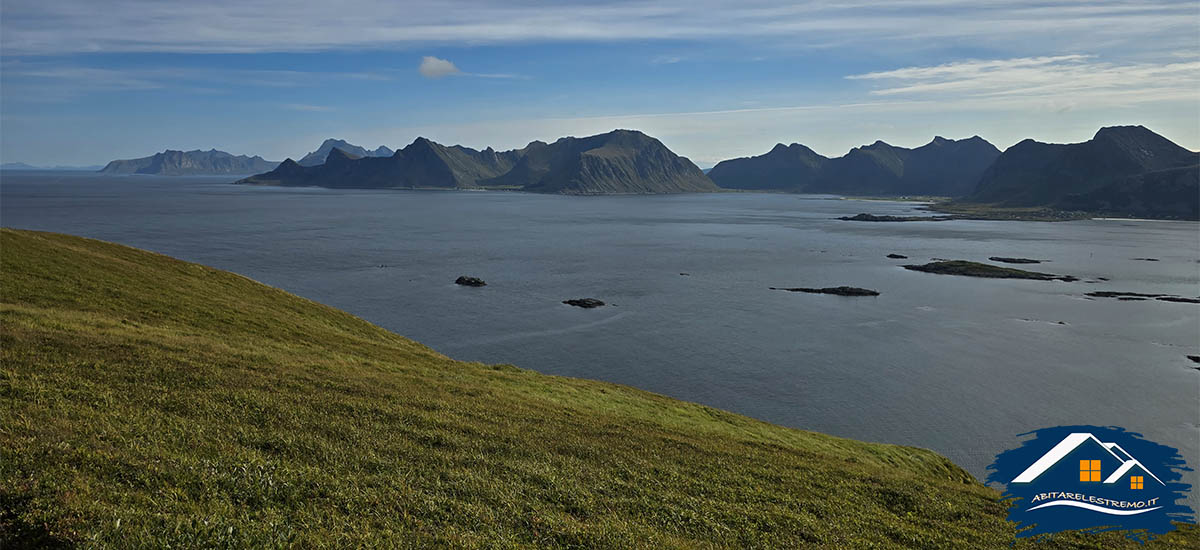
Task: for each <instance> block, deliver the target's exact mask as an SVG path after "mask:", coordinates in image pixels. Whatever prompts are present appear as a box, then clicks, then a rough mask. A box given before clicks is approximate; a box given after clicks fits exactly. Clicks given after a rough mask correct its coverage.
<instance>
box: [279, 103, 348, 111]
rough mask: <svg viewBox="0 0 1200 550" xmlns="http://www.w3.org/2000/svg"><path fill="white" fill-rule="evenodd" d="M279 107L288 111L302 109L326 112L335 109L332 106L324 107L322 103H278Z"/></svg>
mask: <svg viewBox="0 0 1200 550" xmlns="http://www.w3.org/2000/svg"><path fill="white" fill-rule="evenodd" d="M280 107H282V108H284V109H287V110H289V111H304V112H309V113H328V112H331V111H334V110H336V109H334V108H333V107H326V106H324V105H308V104H305V103H285V104H283V105H280Z"/></svg>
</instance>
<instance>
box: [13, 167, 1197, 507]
mask: <svg viewBox="0 0 1200 550" xmlns="http://www.w3.org/2000/svg"><path fill="white" fill-rule="evenodd" d="M234 179H236V178H233V177H218V178H213V177H157V176H105V175H97V174H90V173H79V172H4V173H2V174H0V224H2V225H3V226H6V227H15V228H25V229H36V230H44V231H55V232H62V233H70V234H74V235H81V236H85V237H92V238H96V239H102V240H106V241H113V242H117V243H122V244H126V245H130V246H135V247H138V248H144V249H148V250H153V251H155V252H160V253H163V254H168V255H171V256H174V257H177V258H181V259H184V260H188V261H192V262H199V263H202V264H206V265H210V266H213V267H217V268H221V269H226V270H229V271H233V272H236V273H240V274H243V275H246V276H248V277H251V278H253V279H255V280H258V281H261V282H263V283H265V284H268V285H272V286H275V287H279V288H281V289H284V290H287V291H289V292H292V293H295V294H298V295H300V296H303V297H306V298H309V299H312V300H315V301H317V302H321V303H324V304H328V305H330V306H333V307H336V308H340V309H343V310H346V311H349V312H350V313H353V314H355V315H357V316H359V317H362V318H364V319H367V320H368V321H371V322H373V323H375V324H377V325H380V326H382V327H385V328H387V329H389V330H392V331H395V332H397V333H399V334H402V335H404V336H407V337H410V338H412V339H415V340H417V341H420V342H422V343H424V344H426V345H429V346H431V347H432V348H434V349H436V350H437V351H439V352H442V353H444V354H446V355H449V356H450V357H453V358H456V359H462V360H468V361H482V362H487V363H511V364H514V365H517V366H520V367H522V368H526V369H533V370H536V371H539V372H543V373H549V374H555V375H563V376H574V377H582V378H591V379H597V380H605V381H609V382H616V383H620V384H626V385H630V386H634V387H637V388H641V389H645V390H649V391H652V392H657V393H661V394H664V395H668V396H671V397H675V398H678V399H683V400H687V401H694V402H698V403H703V404H705V405H710V406H713V407H718V408H722V409H727V410H730V411H735V412H738V413H741V414H745V415H748V416H751V417H754V418H758V419H762V420H765V421H768V422H772V423H776V424H781V425H784V426H790V427H794V428H799V429H803V430H812V431H818V432H825V433H829V434H833V435H838V436H843V437H849V438H854V439H860V440H867V441H878V442H887V443H898V444H903V445H913V446H917V447H924V448H929V449H932V450H934V451H937V452H938V453H941V454H942V455H944V456H946V457H948V458H950V459H951V460H953V461H954V462H955V463H957V464H959V465H961V466H963V467H964V468H966V469H967V470H968V471H970V472H971V473H972V474H974V475H975V476H977V477H979V478H980V479H983V478H984V477H986V475H987V468H988V465H989V464H990V463H991V462H992V459H993V458H994V456H995V455H996V454H997V453H999V452H1001V451H1003V450H1005V449H1008V448H1012V447H1015V446H1017V445H1018V444H1019V442H1020V441H1021V434H1023V433H1026V432H1029V431H1031V430H1035V429H1039V428H1043V427H1049V426H1060V425H1082V424H1088V425H1099V426H1120V427H1123V428H1126V429H1128V430H1131V431H1134V432H1138V433H1141V434H1143V436H1144V437H1146V438H1148V439H1151V440H1154V441H1157V442H1159V443H1163V444H1167V445H1170V446H1173V447H1175V448H1177V449H1179V450H1180V452H1181V454H1182V456H1183V458H1184V459H1185V460H1186V461H1187V463H1188V464H1189V465H1190V466H1191V467H1192V468H1194V469H1196V468H1197V467H1198V466H1200V370H1197V368H1196V367H1200V364H1196V363H1194V362H1192V361H1190V360H1189V359H1188V358H1187V357H1186V356H1187V355H1200V305H1196V304H1187V303H1171V302H1162V301H1155V300H1146V301H1120V300H1116V299H1112V298H1090V297H1088V296H1086V295H1085V294H1086V293H1088V292H1093V291H1102V290H1109V291H1124V292H1141V293H1164V294H1176V295H1181V296H1190V297H1196V296H1197V295H1198V294H1200V225H1198V224H1197V223H1196V222H1185V221H1147V220H1120V219H1105V220H1084V221H1071V222H1056V223H1049V222H1021V221H974V220H954V221H942V222H905V223H871V222H853V221H841V220H838V219H836V218H838V217H839V216H846V215H854V214H857V213H860V212H869V213H872V214H892V215H923V214H928V213H927V212H923V211H921V210H920V206H921V205H920V204H917V203H911V202H898V201H878V200H872V201H865V200H849V199H843V198H839V197H834V196H817V195H789V194H760V193H720V194H689V195H658V196H590V197H578V196H556V195H537V194H527V193H519V192H502V191H495V192H493V191H486V192H485V191H480V192H472V191H405V190H341V189H339V190H331V189H320V188H282V187H252V186H241V185H231V184H230V182H231V181H233V180H234ZM2 253H3V251H0V254H2ZM888 254H901V255H905V256H908V259H907V260H898V259H889V258H887V257H886V256H887V255H888ZM991 256H1008V257H1024V258H1034V259H1040V260H1043V263H1041V264H1035V265H1028V266H1015V267H1023V268H1026V269H1032V270H1036V271H1043V272H1048V273H1055V274H1061V275H1073V276H1075V277H1078V278H1079V279H1080V280H1079V281H1075V282H1063V281H1035V280H1007V279H979V278H969V277H959V276H953V275H937V274H930V273H921V272H915V271H910V270H906V269H904V268H903V267H901V266H902V265H903V264H907V263H925V262H929V261H931V260H932V259H934V258H942V259H961V260H972V261H984V262H987V261H988V258H989V257H991ZM1146 258H1150V259H1153V260H1154V261H1151V260H1147V259H1146ZM460 275H467V276H474V277H480V278H482V279H484V280H485V281H487V286H485V287H480V288H470V287H464V286H458V285H456V284H454V280H455V279H456V278H457V277H459V276H460ZM1101 278H1104V279H1107V280H1101ZM840 285H849V286H857V287H865V288H870V289H874V290H877V291H878V292H879V293H880V295H879V296H877V297H843V296H834V295H822V294H805V293H791V292H783V291H778V290H771V289H770V287H830V286H840ZM572 298H597V299H600V300H603V301H605V302H607V304H608V305H607V306H605V307H600V308H596V309H581V308H576V307H571V306H568V305H564V304H563V303H562V301H563V300H566V299H572ZM1187 476H1189V477H1190V478H1191V482H1192V483H1193V484H1194V485H1196V484H1197V483H1196V472H1195V471H1193V472H1189V473H1188V474H1187ZM1193 500H1195V499H1193ZM1193 506H1195V504H1194V503H1193Z"/></svg>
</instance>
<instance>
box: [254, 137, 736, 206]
mask: <svg viewBox="0 0 1200 550" xmlns="http://www.w3.org/2000/svg"><path fill="white" fill-rule="evenodd" d="M357 152H358V151H357V150H350V151H347V150H346V149H343V148H341V147H331V148H330V150H329V151H328V153H327V155H328V159H327V160H324V161H323V163H322V164H317V165H311V166H305V165H304V163H303V162H300V163H288V164H286V165H283V166H281V168H280V169H278V170H275V171H273V172H269V173H264V174H259V175H257V176H253V177H250V178H246V179H244V180H241V183H254V184H274V185H319V186H326V187H342V188H379V187H387V188H395V187H422V188H428V187H436V188H479V187H491V186H499V187H504V188H510V189H512V188H519V189H522V190H526V191H534V192H542V193H565V194H610V193H621V194H628V193H682V192H705V191H716V190H717V187H716V186H715V185H713V183H712V181H710V180H709V179H708V178H707V177H705V176H704V174H703V173H702V172H701V171H700V169H699V168H696V165H695V164H692V162H691V161H689V160H687V159H685V158H683V157H680V156H678V155H676V154H675V153H673V152H671V150H670V149H667V148H666V146H665V145H663V144H662V143H661V142H659V141H658V140H656V139H654V138H652V137H649V136H647V135H645V134H643V133H641V132H638V131H634V130H618V131H614V132H609V133H607V134H600V135H594V136H587V137H583V138H575V137H566V138H562V139H560V140H558V141H556V142H554V144H552V145H547V144H546V143H543V142H540V141H534V142H531V143H530V144H529V145H528V146H527V147H526V148H525V149H524V150H514V151H504V152H497V151H496V150H495V149H492V148H491V147H488V148H487V149H485V150H483V151H477V150H475V149H471V148H469V147H463V146H461V145H453V146H449V147H447V146H443V145H440V144H438V143H436V142H433V141H431V140H429V139H428V138H425V137H417V138H416V139H414V140H413V142H412V143H411V144H409V145H408V146H406V147H404V148H403V149H401V150H399V151H396V152H395V153H394V154H393V155H392V157H391V159H392V160H390V161H387V162H379V161H378V160H377V159H373V158H358V159H355V158H354V156H353V155H355V154H357Z"/></svg>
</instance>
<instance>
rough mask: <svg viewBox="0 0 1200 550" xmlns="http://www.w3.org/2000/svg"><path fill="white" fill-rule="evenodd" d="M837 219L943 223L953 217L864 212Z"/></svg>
mask: <svg viewBox="0 0 1200 550" xmlns="http://www.w3.org/2000/svg"><path fill="white" fill-rule="evenodd" d="M838 219H839V220H843V221H848V222H944V221H947V220H953V219H954V216H878V215H875V214H867V213H865V212H864V213H862V214H856V215H854V216H842V217H840V218H838Z"/></svg>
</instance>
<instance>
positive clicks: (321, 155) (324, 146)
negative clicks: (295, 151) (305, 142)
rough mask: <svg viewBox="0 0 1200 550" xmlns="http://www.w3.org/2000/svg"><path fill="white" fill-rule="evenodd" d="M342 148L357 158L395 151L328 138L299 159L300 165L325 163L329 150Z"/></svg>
mask: <svg viewBox="0 0 1200 550" xmlns="http://www.w3.org/2000/svg"><path fill="white" fill-rule="evenodd" d="M335 148H336V149H341V150H342V152H344V153H348V154H349V155H350V156H352V157H355V158H360V157H390V156H392V154H393V153H394V151H392V150H391V149H388V148H387V147H385V146H383V145H380V146H379V147H376V148H375V150H368V149H366V148H365V147H359V146H357V145H355V144H353V143H349V142H347V141H345V140H341V139H332V138H331V139H327V140H325V141H324V142H322V143H321V146H320V147H318V148H317V150H316V151H313V152H311V153H309V154H307V155H304V156H303V157H301V158H300V160H299V161H297V164H299V165H300V166H317V165H318V164H325V158H326V157H328V156H329V152H330V151H332V150H334V149H335Z"/></svg>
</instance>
